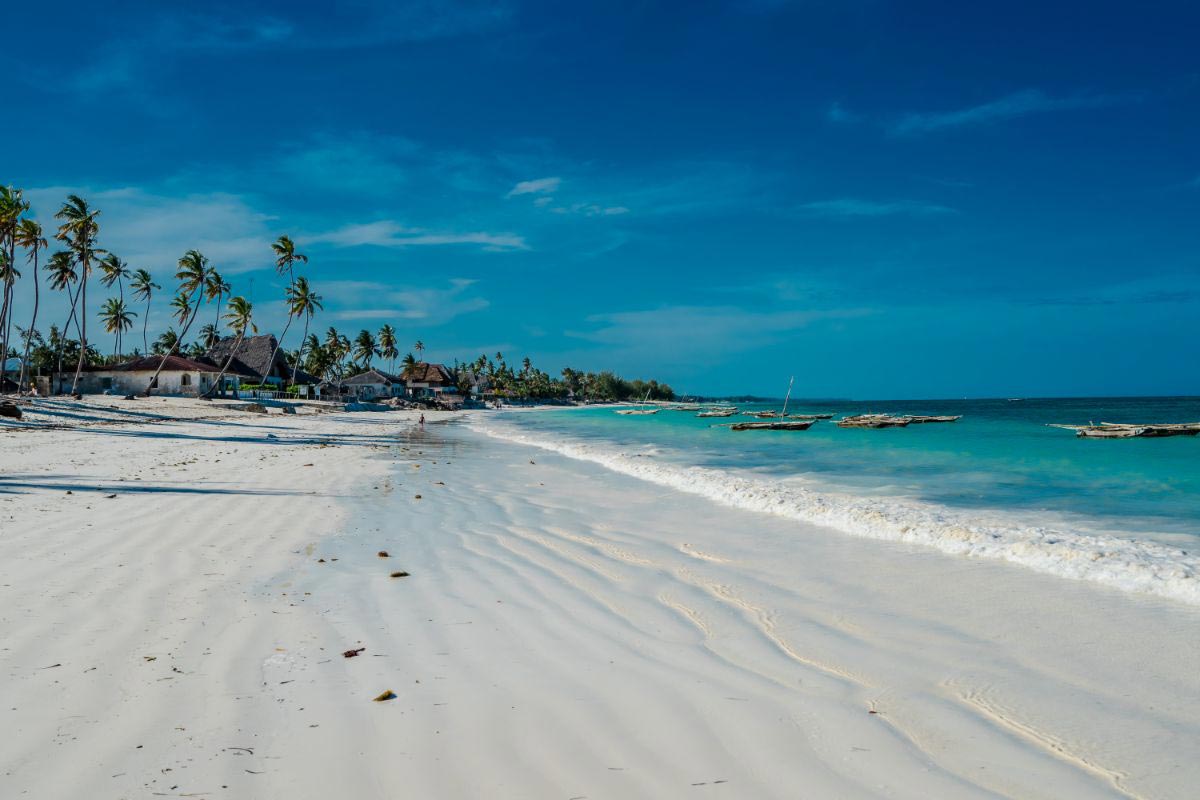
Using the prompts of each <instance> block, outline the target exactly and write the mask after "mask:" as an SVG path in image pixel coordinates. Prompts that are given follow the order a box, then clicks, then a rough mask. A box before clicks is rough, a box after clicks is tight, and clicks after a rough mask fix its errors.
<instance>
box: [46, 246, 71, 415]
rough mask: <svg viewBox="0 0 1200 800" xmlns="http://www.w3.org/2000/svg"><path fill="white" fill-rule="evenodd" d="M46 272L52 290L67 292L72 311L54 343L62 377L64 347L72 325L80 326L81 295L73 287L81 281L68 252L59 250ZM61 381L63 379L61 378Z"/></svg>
mask: <svg viewBox="0 0 1200 800" xmlns="http://www.w3.org/2000/svg"><path fill="white" fill-rule="evenodd" d="M45 270H46V271H47V272H49V273H50V288H51V289H53V290H54V291H56V292H64V291H65V292H66V293H67V299H68V300H69V301H70V304H69V308H70V311H69V312H68V314H67V321H66V323H65V324H64V325H63V329H62V336H60V337H59V338H58V339H57V341H56V342H54V343H52V345H53V346H54V351H55V353H57V365H58V366H57V368H56V370H55V371H56V372H57V373H58V374H59V375H60V376H61V375H62V368H63V363H62V362H63V347H64V345H65V343H66V341H67V338H68V337H69V336H70V330H71V323H72V322H75V323H76V326H78V320H76V319H75V301H76V300H77V299H78V297H79V295H78V293H77V292H74V291H72V289H71V286H72V284H74V283H75V282H76V281H78V280H79V274H78V273H76V272H75V259H74V257H73V256H72V255H71V253H70V252H69V251H67V250H59V251H58V252H57V253H55V254H54V255H52V256H50V258H49V259H47V261H46V266H45ZM60 380H61V378H60ZM58 391H62V386H61V385H60V386H59V387H58Z"/></svg>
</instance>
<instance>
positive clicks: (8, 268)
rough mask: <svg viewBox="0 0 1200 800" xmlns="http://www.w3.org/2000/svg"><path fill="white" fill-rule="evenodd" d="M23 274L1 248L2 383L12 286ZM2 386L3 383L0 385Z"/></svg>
mask: <svg viewBox="0 0 1200 800" xmlns="http://www.w3.org/2000/svg"><path fill="white" fill-rule="evenodd" d="M19 277H21V273H19V272H17V268H16V266H15V265H14V264H13V263H12V260H11V259H9V257H8V251H7V250H6V249H5V248H4V247H2V246H0V284H3V294H4V303H3V305H0V329H2V330H3V331H4V334H3V336H2V337H0V340H2V342H3V343H2V344H0V382H3V380H4V368H5V367H6V366H8V329H9V326H8V316H9V314H8V309H9V306H10V305H11V303H12V285H13V284H14V283H16V281H17V278H19ZM0 385H2V383H0Z"/></svg>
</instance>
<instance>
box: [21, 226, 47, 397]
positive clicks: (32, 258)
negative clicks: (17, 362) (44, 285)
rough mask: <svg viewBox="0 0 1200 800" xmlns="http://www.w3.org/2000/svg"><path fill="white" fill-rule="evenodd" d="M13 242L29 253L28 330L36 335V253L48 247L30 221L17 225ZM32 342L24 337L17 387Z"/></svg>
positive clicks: (38, 290)
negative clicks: (30, 300)
mask: <svg viewBox="0 0 1200 800" xmlns="http://www.w3.org/2000/svg"><path fill="white" fill-rule="evenodd" d="M14 241H15V243H16V244H17V245H19V246H21V247H24V248H25V249H26V250H28V251H29V255H27V256H26V258H27V260H28V261H29V263H31V264H32V265H33V320H32V321H31V322H30V323H29V330H30V331H31V332H35V333H36V332H37V315H38V304H39V303H40V302H41V290H40V287H39V284H40V283H41V281H39V280H38V252H40V251H42V250H45V249H46V247H47V246H48V245H47V243H46V240H45V239H44V238H42V226H41V225H39V224H38V223H37V222H36V221H34V220H32V219H23V220H21V221H20V222H19V223H17V229H16V231H15V233H14ZM32 342H33V337H32V336H26V337H25V354H24V355H23V356H22V357H21V377H20V378H19V379H18V381H17V385H18V386H24V385H25V376H26V373H27V370H28V364H29V346H30V344H31V343H32Z"/></svg>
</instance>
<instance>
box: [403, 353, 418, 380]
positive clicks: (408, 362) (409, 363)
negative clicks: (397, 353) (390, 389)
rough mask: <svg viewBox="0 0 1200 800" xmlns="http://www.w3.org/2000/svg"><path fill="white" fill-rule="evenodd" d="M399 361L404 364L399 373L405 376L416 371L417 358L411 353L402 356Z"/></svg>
mask: <svg viewBox="0 0 1200 800" xmlns="http://www.w3.org/2000/svg"><path fill="white" fill-rule="evenodd" d="M400 363H401V364H403V365H404V369H402V370H400V374H401V375H402V376H404V377H406V378H407V377H409V376H410V375H412V374H413V373H415V372H416V371H417V359H415V358H413V354H412V353H409V354H408V355H406V356H404V360H403V361H401V362H400Z"/></svg>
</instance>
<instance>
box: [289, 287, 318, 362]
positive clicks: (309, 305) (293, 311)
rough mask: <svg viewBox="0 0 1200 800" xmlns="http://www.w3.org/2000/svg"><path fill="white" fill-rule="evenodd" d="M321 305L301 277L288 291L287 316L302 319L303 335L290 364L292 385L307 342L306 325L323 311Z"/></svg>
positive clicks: (315, 294)
mask: <svg viewBox="0 0 1200 800" xmlns="http://www.w3.org/2000/svg"><path fill="white" fill-rule="evenodd" d="M324 308H325V307H324V306H323V305H321V295H319V294H317V293H316V292H314V291H313V290H312V288H311V287H309V285H308V278H306V277H304V276H303V275H301V276H300V277H299V278H296V284H295V285H294V286H292V287H291V288H290V289H288V316H289V317H300V316H303V317H304V334H303V335H302V336H301V339H300V349H299V350H298V351H296V361H295V363H294V364H292V383H293V384H295V383H296V370H297V369H299V368H300V359H301V358H303V357H304V345H305V344H307V342H308V325H309V323H310V322H312V318H313V315H315V314H316V313H317V312H318V311H320V310H322V309H324Z"/></svg>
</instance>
